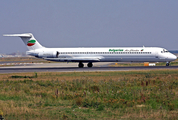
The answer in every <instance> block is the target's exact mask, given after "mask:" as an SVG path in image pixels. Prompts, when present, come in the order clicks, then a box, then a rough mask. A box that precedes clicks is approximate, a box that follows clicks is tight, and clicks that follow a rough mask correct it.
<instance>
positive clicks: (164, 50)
mask: <svg viewBox="0 0 178 120" xmlns="http://www.w3.org/2000/svg"><path fill="white" fill-rule="evenodd" d="M167 52H169V51H168V50H166V49H163V51H161V53H167Z"/></svg>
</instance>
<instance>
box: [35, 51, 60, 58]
mask: <svg viewBox="0 0 178 120" xmlns="http://www.w3.org/2000/svg"><path fill="white" fill-rule="evenodd" d="M58 55H59V52H58V51H44V52H40V53H39V54H38V56H37V57H39V58H57V57H58Z"/></svg>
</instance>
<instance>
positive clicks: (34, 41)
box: [27, 40, 36, 46]
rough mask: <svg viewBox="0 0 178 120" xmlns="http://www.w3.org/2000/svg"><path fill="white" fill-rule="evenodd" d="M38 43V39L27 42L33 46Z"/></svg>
mask: <svg viewBox="0 0 178 120" xmlns="http://www.w3.org/2000/svg"><path fill="white" fill-rule="evenodd" d="M35 43H36V40H30V41H28V43H27V46H33V45H34V44H35Z"/></svg>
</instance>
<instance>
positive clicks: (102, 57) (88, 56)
mask: <svg viewBox="0 0 178 120" xmlns="http://www.w3.org/2000/svg"><path fill="white" fill-rule="evenodd" d="M27 54H28V55H32V56H36V57H39V58H44V59H46V60H51V61H59V62H171V61H174V60H175V59H177V57H176V56H175V55H173V54H172V53H170V52H168V51H167V50H166V49H164V48H159V47H103V48H102V47H101V48H41V49H36V50H31V51H27Z"/></svg>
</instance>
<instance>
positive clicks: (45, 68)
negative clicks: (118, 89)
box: [0, 63, 178, 73]
mask: <svg viewBox="0 0 178 120" xmlns="http://www.w3.org/2000/svg"><path fill="white" fill-rule="evenodd" d="M108 65H109V63H108V64H106V63H105V64H95V66H94V67H92V68H88V67H84V68H78V67H77V63H71V64H67V63H60V64H56V63H54V64H53V63H51V64H43V65H32V66H11V67H0V73H22V72H95V71H129V70H155V69H178V66H148V67H145V66H131V67H130V66H129V67H109V66H108Z"/></svg>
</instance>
